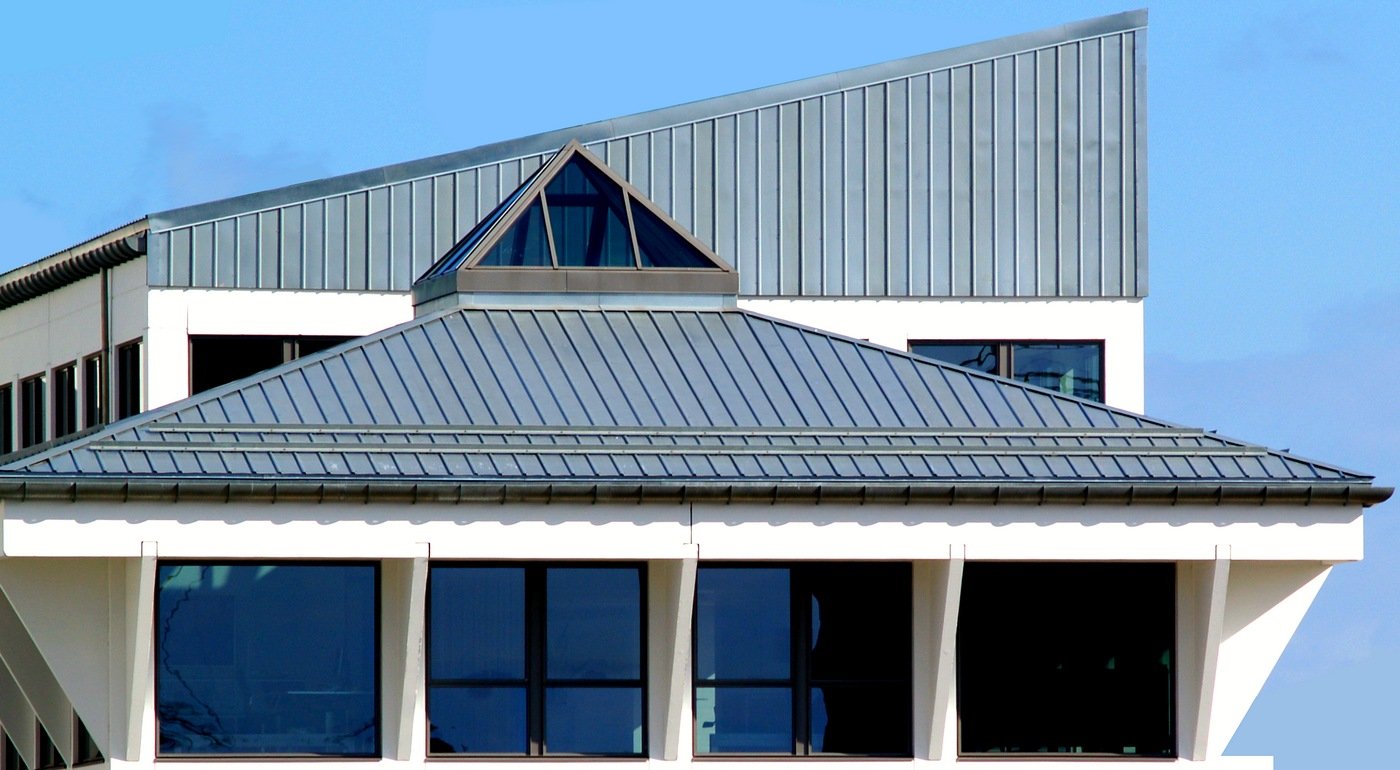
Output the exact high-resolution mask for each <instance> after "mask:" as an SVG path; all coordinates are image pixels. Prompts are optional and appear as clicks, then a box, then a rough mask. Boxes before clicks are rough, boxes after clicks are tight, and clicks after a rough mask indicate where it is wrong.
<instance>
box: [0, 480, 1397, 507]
mask: <svg viewBox="0 0 1400 770" xmlns="http://www.w3.org/2000/svg"><path fill="white" fill-rule="evenodd" d="M1394 491H1395V490H1394V489H1393V488H1391V487H1376V486H1372V485H1370V484H1368V483H1348V482H1340V483H1316V484H1308V483H1303V484H1298V483H1292V484H1167V483H1141V484H1133V483H1127V484H1065V483H1047V484H1037V483H1024V482H1019V483H1005V484H996V483H970V484H948V483H922V482H919V483H913V484H900V483H871V484H863V483H859V482H830V483H815V484H781V483H780V484H771V483H727V482H722V481H718V482H695V483H677V482H664V481H663V482H649V483H642V484H629V483H620V482H611V481H608V482H597V483H590V482H568V483H552V482H548V481H533V482H505V483H502V482H490V481H482V482H458V481H445V480H434V481H424V482H409V481H376V482H356V481H343V480H342V481H314V480H303V481H270V480H265V479H255V478H250V479H239V480H231V481H221V480H212V479H211V480H206V479H190V480H180V481H170V480H163V479H144V478H128V479H121V480H94V479H75V478H45V479H33V478H30V479H17V478H15V477H13V476H11V477H10V478H5V479H0V501H13V502H107V503H111V502H118V503H139V502H146V503H179V502H205V503H210V502H212V503H234V502H252V503H279V502H280V503H317V504H349V503H356V504H368V503H393V504H434V503H435V504H448V505H456V504H463V503H470V504H491V503H494V504H500V505H504V504H553V503H574V504H580V503H581V504H596V503H611V504H628V503H630V504H685V503H712V504H725V505H727V504H740V503H743V504H755V503H768V504H778V503H789V504H807V505H812V504H823V503H831V504H841V505H1078V506H1087V505H1112V506H1130V505H1168V506H1174V505H1218V506H1224V505H1232V506H1235V505H1252V506H1265V505H1268V506H1312V505H1328V506H1360V507H1363V508H1364V507H1367V506H1371V505H1376V504H1378V503H1382V502H1385V501H1386V500H1388V499H1389V498H1390V496H1391V495H1392V494H1393V493H1394Z"/></svg>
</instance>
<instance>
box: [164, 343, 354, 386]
mask: <svg viewBox="0 0 1400 770" xmlns="http://www.w3.org/2000/svg"><path fill="white" fill-rule="evenodd" d="M349 339H353V338H351V337H334V336H315V337H312V336H278V335H264V334H191V335H190V393H191V394H193V393H203V392H204V391H206V390H209V389H210V388H217V387H218V386H220V385H223V384H225V383H229V382H233V381H234V380H239V379H242V378H244V377H247V376H249V375H253V374H257V373H258V372H261V371H263V370H264V369H271V368H272V367H274V366H279V365H281V364H285V363H287V362H288V361H294V360H296V359H298V358H301V357H302V356H309V355H311V354H312V353H319V352H321V351H322V350H326V349H327V348H332V347H335V346H336V345H339V344H340V343H342V342H345V341H346V340H349Z"/></svg>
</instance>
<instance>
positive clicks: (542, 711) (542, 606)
mask: <svg viewBox="0 0 1400 770" xmlns="http://www.w3.org/2000/svg"><path fill="white" fill-rule="evenodd" d="M434 568H446V569H521V570H523V571H524V573H525V574H524V579H525V583H524V599H525V607H524V618H523V619H524V624H525V628H524V633H525V671H524V674H525V676H524V677H523V684H513V685H505V684H503V683H507V682H517V681H520V680H514V679H471V680H461V679H440V680H434V679H433V673H432V672H433V669H432V654H433V634H432V629H433V609H432V608H433V600H432V597H433V580H432V573H433V570H434ZM550 569H634V570H636V572H637V577H638V585H639V587H640V595H639V597H638V605H639V606H638V621H639V624H640V625H639V630H640V638H639V639H638V644H639V645H640V646H639V647H638V658H639V660H638V678H637V679H636V680H631V679H604V680H593V679H589V680H583V679H564V680H555V681H556V682H561V683H562V684H554V685H553V686H556V687H558V686H563V687H570V686H572V687H616V688H618V689H623V688H630V687H636V688H638V689H639V690H640V692H641V698H642V703H641V716H642V719H641V727H642V738H641V751H639V752H637V753H635V754H632V753H626V754H613V753H598V754H593V753H588V754H584V753H575V752H551V751H549V750H548V746H547V745H546V743H545V721H546V719H547V716H548V715H547V713H546V708H545V702H546V698H545V696H546V694H547V692H548V690H549V688H550V687H551V680H550V679H549V677H548V670H547V667H546V665H545V661H546V656H547V655H548V647H547V645H548V636H549V629H548V627H547V622H548V620H547V619H548V612H549V610H548V602H547V600H548V585H547V581H546V579H545V575H546V573H547V571H548V570H550ZM647 578H648V569H647V563H646V562H645V561H606V560H604V561H597V560H594V561H519V560H514V561H494V560H465V561H464V560H455V559H454V560H434V561H432V562H430V563H429V566H428V589H427V592H426V594H425V596H424V603H423V694H424V703H425V710H426V711H427V714H426V718H425V719H424V728H423V729H424V732H423V736H422V738H423V742H424V745H425V746H426V748H427V754H426V755H427V757H428V759H429V760H431V761H443V760H446V761H467V762H470V761H481V760H490V761H494V760H500V759H510V760H524V761H540V760H555V759H566V760H568V759H572V760H577V759H600V760H639V761H647V760H649V759H650V758H651V752H650V746H651V744H650V736H651V726H650V724H649V723H650V721H651V720H650V711H649V705H648V704H649V700H648V697H649V695H650V692H649V690H650V687H649V685H650V667H649V665H648V664H649V660H648V659H649V657H650V656H649V655H648V652H649V648H648V642H649V640H650V636H649V629H648V627H647V616H648V612H647V608H648V596H649V593H648V590H649V586H648V583H649V581H648V579H647ZM634 682H635V684H634ZM493 685H496V686H518V687H523V688H524V690H525V751H524V753H519V752H435V751H433V750H432V728H433V718H432V712H431V709H429V708H426V704H427V701H428V697H429V693H430V691H431V690H432V689H433V688H434V687H458V688H461V689H467V688H472V687H490V686H493Z"/></svg>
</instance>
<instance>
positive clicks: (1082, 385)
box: [909, 341, 1104, 403]
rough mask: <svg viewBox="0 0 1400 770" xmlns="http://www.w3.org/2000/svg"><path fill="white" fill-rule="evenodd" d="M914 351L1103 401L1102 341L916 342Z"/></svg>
mask: <svg viewBox="0 0 1400 770" xmlns="http://www.w3.org/2000/svg"><path fill="white" fill-rule="evenodd" d="M909 352H911V353H915V354H917V355H921V356H924V357H926V358H932V359H934V360H935V361H942V362H944V363H949V364H957V365H958V366H963V367H966V368H968V369H975V370H977V371H979V372H986V373H987V374H995V375H997V376H1000V377H1006V378H1008V379H1012V380H1019V381H1020V382H1024V383H1026V384H1028V385H1034V386H1036V387H1038V388H1045V389H1047V390H1053V391H1055V392H1057V393H1063V394H1065V395H1068V396H1076V397H1078V398H1086V399H1089V400H1091V401H1098V402H1100V403H1102V402H1103V392H1104V391H1103V343H1102V342H996V341H991V342H980V341H979V342H911V343H910V344H909Z"/></svg>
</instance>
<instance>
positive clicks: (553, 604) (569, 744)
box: [428, 565, 646, 756]
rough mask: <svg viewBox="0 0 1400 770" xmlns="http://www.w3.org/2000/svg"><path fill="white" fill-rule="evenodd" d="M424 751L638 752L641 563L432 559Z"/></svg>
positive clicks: (640, 729)
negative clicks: (497, 562)
mask: <svg viewBox="0 0 1400 770" xmlns="http://www.w3.org/2000/svg"><path fill="white" fill-rule="evenodd" d="M430 581H431V582H430V587H429V592H428V597H429V598H428V613H429V615H428V629H429V631H428V721H429V723H430V725H431V733H430V739H429V753H431V754H435V755H443V754H498V755H528V756H540V755H571V754H572V755H610V756H641V755H642V754H643V747H644V745H645V743H644V741H645V729H644V713H645V697H644V695H645V691H644V688H643V678H644V673H643V672H644V671H645V664H644V661H643V657H642V654H643V650H644V649H645V644H644V642H643V634H642V629H643V627H644V626H643V617H644V607H645V605H646V602H645V594H644V592H645V583H644V580H643V574H642V568H641V567H640V566H633V565H627V566H611V565H609V566H599V565H569V566H563V565H532V566H507V565H499V566H479V565H470V566H469V565H436V566H434V567H433V568H432V571H431V573H430Z"/></svg>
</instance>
